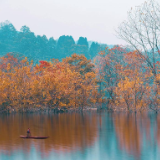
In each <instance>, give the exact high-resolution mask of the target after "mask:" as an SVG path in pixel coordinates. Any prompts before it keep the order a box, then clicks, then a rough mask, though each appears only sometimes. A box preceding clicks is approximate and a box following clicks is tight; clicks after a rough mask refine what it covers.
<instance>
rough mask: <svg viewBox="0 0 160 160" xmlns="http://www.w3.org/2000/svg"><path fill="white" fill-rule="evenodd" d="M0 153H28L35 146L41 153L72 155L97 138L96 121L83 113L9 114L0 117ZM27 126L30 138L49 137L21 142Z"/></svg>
mask: <svg viewBox="0 0 160 160" xmlns="http://www.w3.org/2000/svg"><path fill="white" fill-rule="evenodd" d="M0 126H1V132H0V150H3V151H4V152H7V154H10V153H11V152H13V151H14V150H20V149H22V150H24V151H25V152H30V150H31V146H33V145H34V146H35V147H36V149H37V150H39V151H40V152H41V153H45V154H47V153H48V152H49V151H51V150H52V149H54V150H55V151H56V152H62V151H63V152H72V151H76V150H83V149H84V148H85V147H88V146H91V145H92V144H93V143H94V142H95V140H96V138H97V120H96V117H94V116H89V115H88V116H85V115H83V114H57V115H43V114H41V115H39V114H37V115H35V114H28V115H26V114H24V115H23V114H20V115H8V116H2V117H1V118H0ZM28 127H30V129H31V134H32V135H33V136H49V139H46V140H33V139H32V140H31V139H28V140H26V139H21V138H19V135H26V131H27V128H28Z"/></svg>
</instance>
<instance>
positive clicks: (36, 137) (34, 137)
mask: <svg viewBox="0 0 160 160" xmlns="http://www.w3.org/2000/svg"><path fill="white" fill-rule="evenodd" d="M20 138H26V139H47V138H48V137H39V136H23V135H20Z"/></svg>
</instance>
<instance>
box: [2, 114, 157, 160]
mask: <svg viewBox="0 0 160 160" xmlns="http://www.w3.org/2000/svg"><path fill="white" fill-rule="evenodd" d="M28 127H30V129H31V134H32V135H33V136H49V138H48V139H45V140H41V139H39V140H38V139H37V140H36V139H21V138H19V135H25V134H26V131H27V128H28ZM30 159H32V160H43V159H45V160H53V159H55V160H104V159H105V160H111V159H112V160H159V159H160V115H159V114H158V115H156V114H153V113H152V114H146V113H143V114H136V115H135V114H122V113H120V114H118V113H85V114H75V113H74V114H66V113H65V114H56V115H52V114H15V115H3V116H2V115H1V116H0V160H30Z"/></svg>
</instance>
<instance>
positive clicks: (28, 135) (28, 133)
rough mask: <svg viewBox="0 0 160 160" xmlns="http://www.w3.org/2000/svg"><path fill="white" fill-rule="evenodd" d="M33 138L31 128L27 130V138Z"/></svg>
mask: <svg viewBox="0 0 160 160" xmlns="http://www.w3.org/2000/svg"><path fill="white" fill-rule="evenodd" d="M30 136H31V132H30V128H28V129H27V137H30Z"/></svg>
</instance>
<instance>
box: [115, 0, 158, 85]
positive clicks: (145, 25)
mask: <svg viewBox="0 0 160 160" xmlns="http://www.w3.org/2000/svg"><path fill="white" fill-rule="evenodd" d="M159 19H160V6H159V4H158V3H157V2H156V1H154V0H149V1H147V2H145V3H144V4H142V5H141V6H138V7H136V8H135V9H132V8H131V10H130V11H129V12H128V20H127V21H124V22H123V23H122V24H121V25H120V26H119V28H118V30H117V33H118V35H119V37H121V38H122V39H123V40H125V41H126V42H127V43H129V44H130V45H131V47H132V48H133V49H134V50H137V51H138V54H139V55H140V56H141V57H142V58H143V59H144V61H145V62H146V63H147V65H148V67H149V68H150V69H151V71H152V73H153V75H154V77H156V75H157V69H156V65H157V64H156V62H157V61H158V58H159V55H160V48H159V47H160V36H159V35H160V22H159ZM158 83H159V82H158Z"/></svg>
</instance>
